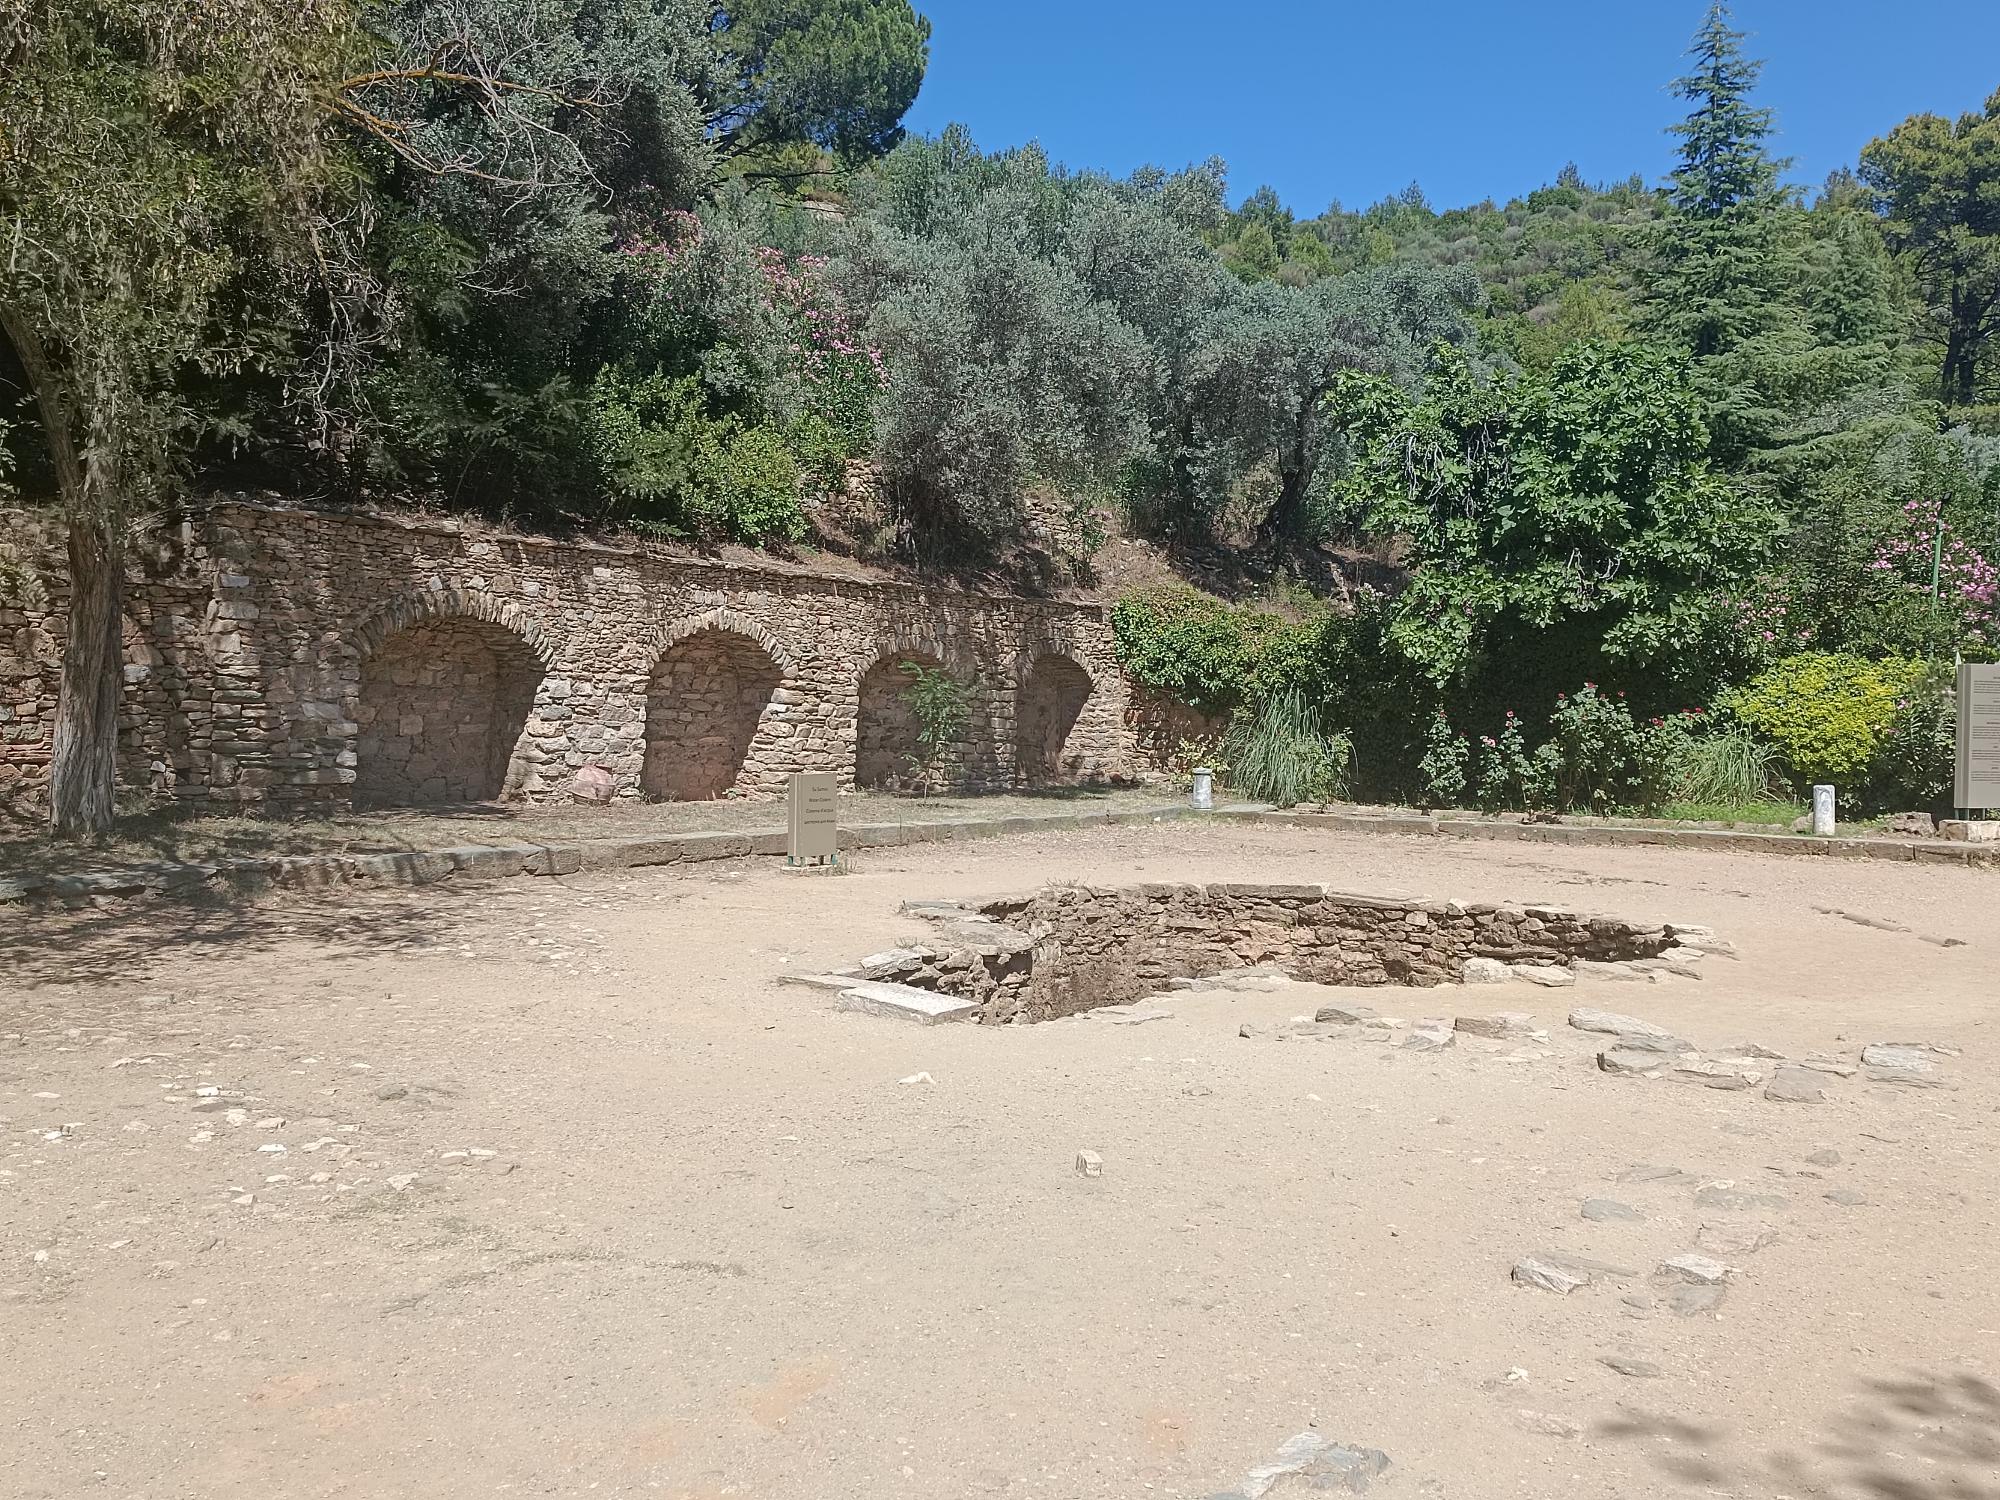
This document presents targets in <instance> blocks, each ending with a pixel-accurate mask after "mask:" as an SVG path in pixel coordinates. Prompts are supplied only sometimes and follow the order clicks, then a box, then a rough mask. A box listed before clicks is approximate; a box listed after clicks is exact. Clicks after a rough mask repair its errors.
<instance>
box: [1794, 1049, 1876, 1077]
mask: <svg viewBox="0 0 2000 1500" xmlns="http://www.w3.org/2000/svg"><path fill="white" fill-rule="evenodd" d="M1799 1066H1800V1067H1802V1068H1811V1069H1812V1070H1813V1071H1814V1072H1815V1073H1831V1074H1832V1075H1833V1076H1834V1077H1835V1078H1852V1077H1853V1076H1854V1075H1855V1074H1856V1073H1858V1072H1860V1071H1861V1070H1860V1069H1859V1068H1857V1067H1855V1066H1854V1064H1853V1063H1851V1062H1848V1061H1846V1060H1845V1059H1844V1058H1839V1057H1828V1056H1826V1055H1825V1054H1824V1053H1820V1052H1815V1053H1814V1054H1813V1055H1812V1056H1810V1057H1802V1058H1800V1059H1799Z"/></svg>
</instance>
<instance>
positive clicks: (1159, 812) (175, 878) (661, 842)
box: [0, 803, 1210, 905]
mask: <svg viewBox="0 0 2000 1500" xmlns="http://www.w3.org/2000/svg"><path fill="white" fill-rule="evenodd" d="M1199 816H1210V815H1209V814H1198V813H1196V812H1195V811H1194V809H1193V808H1190V807H1184V806H1179V805H1176V804H1171V803H1165V804H1161V805H1160V806H1157V807H1143V808H1127V809H1119V810H1116V811H1114V810H1111V809H1104V810H1101V811H1092V812H1057V813H1023V814H1017V815H1014V816H1010V817H1004V818H948V819H947V818H940V819H936V820H934V821H929V822H920V823H857V824H854V825H852V826H850V827H846V828H843V829H841V831H840V846H841V848H843V849H888V848H896V847H899V846H901V845H905V844H937V843H949V842H952V841H955V840H959V839H976V838H991V837H998V836H1000V835H1003V834H1014V833H1050V832H1061V831H1065V830H1070V829H1082V828H1109V827H1118V826H1124V825H1129V824H1135V823H1157V822H1160V821H1163V820H1166V819H1178V818H1188V817H1199ZM784 852H785V832H784V830H783V829H753V830H747V831H734V830H725V831H720V832H710V833H678V834H647V835H643V836H636V837H632V838H616V839H583V840H579V841H577V842H575V843H565V844H493V845H487V844H469V845H465V846H462V847H459V848H455V849H427V850H406V851H400V852H397V853H391V854H309V855H293V856H289V857H280V858H270V859H237V860H226V861H222V862H220V863H216V864H179V863H172V862H166V861H161V862H156V863H151V864H143V865H133V866H130V867H128V868H126V869H122V870H106V871H95V872H91V873H89V874H84V875H49V876H31V877H27V878H19V879H15V878H0V905H7V904H10V903H23V902H51V901H52V902H57V903H61V904H64V905H70V904H75V903H80V902H83V901H87V900H88V899H89V898H91V897H92V896H153V895H169V894H171V895H190V894H204V895H229V896H256V895H259V894H262V893H264V892H267V891H273V890H292V891H310V890H327V889H330V888H332V887H335V886H347V885H352V886H419V885H435V884H437V883H438V882H439V881H444V880H459V881H465V880H503V879H508V878H511V877H513V876H516V875H574V874H576V873H577V872H578V871H579V870H629V869H637V868H641V867H644V866H651V865H679V864H699V863H703V862H706V861H709V860H717V859H743V858H747V857H749V856H753V855H782V854H784Z"/></svg>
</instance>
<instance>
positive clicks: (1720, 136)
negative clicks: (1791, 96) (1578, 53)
mask: <svg viewBox="0 0 2000 1500" xmlns="http://www.w3.org/2000/svg"><path fill="white" fill-rule="evenodd" d="M1743 43H1744V33H1743V32H1741V31H1739V30H1737V29H1736V28H1735V27H1734V26H1732V25H1731V24H1730V15H1729V10H1728V7H1727V6H1725V5H1723V4H1721V3H1717V4H1714V5H1711V6H1710V7H1709V11H1708V16H1707V18H1706V20H1704V22H1703V23H1702V27H1701V30H1700V31H1698V32H1697V33H1696V34H1695V39H1694V45H1693V46H1692V47H1691V48H1690V49H1689V53H1690V56H1691V57H1692V58H1693V60H1694V66H1693V68H1692V69H1691V70H1690V71H1689V72H1688V74H1687V75H1686V76H1684V77H1682V78H1680V79H1677V80H1676V81H1675V83H1674V85H1673V89H1674V93H1675V94H1676V95H1677V96H1678V97H1680V98H1682V99H1685V100H1687V101H1688V102H1689V103H1690V104H1691V105H1692V106H1693V107H1692V108H1691V109H1690V110H1689V112H1688V116H1687V118H1686V119H1685V120H1683V121H1682V122H1680V123H1679V124H1677V125H1674V126H1671V127H1670V132H1671V134H1673V135H1674V136H1676V137H1677V138H1678V139H1679V141H1680V159H1679V164H1678V165H1677V166H1676V167H1675V169H1674V171H1673V172H1672V174H1671V175H1670V176H1669V178H1668V186H1667V203H1668V211H1667V213H1666V214H1665V215H1664V216H1663V217H1662V219H1661V220H1660V222H1659V224H1658V226H1657V227H1656V228H1655V229H1654V230H1653V232H1652V234H1651V236H1650V243H1649V245H1648V246H1647V249H1648V251H1649V252H1650V253H1649V254H1648V256H1647V258H1646V269H1645V301H1644V304H1643V307H1642V318H1641V326H1642V329H1643V331H1644V332H1646V333H1647V334H1649V335H1650V336H1652V337H1653V338H1655V339H1658V340H1661V341H1663V342H1668V343H1672V344H1676V345H1678V346H1680V347H1681V348H1683V349H1685V350H1686V351H1687V352H1688V353H1689V354H1690V355H1691V356H1692V357H1693V359H1694V360H1695V365H1696V370H1695V379H1696V385H1697V388H1698V389H1699V390H1701V392H1702V394H1703V395H1704V397H1705V398H1706V401H1707V406H1708V423H1709V428H1710V432H1711V435H1712V438H1713V442H1714V450H1715V454H1716V457H1717V458H1719V459H1721V460H1722V461H1723V462H1725V463H1727V464H1732V465H1733V464H1737V463H1740V462H1742V461H1743V460H1744V459H1745V458H1746V457H1747V456H1748V455H1750V454H1751V453H1753V452H1755V451H1757V450H1759V449H1762V448H1766V447H1769V446H1771V445H1772V444H1773V443H1775V442H1777V441H1778V440H1779V435H1780V433H1781V431H1782V429H1783V428H1784V427H1785V425H1786V413H1785V411H1784V409H1783V408H1784V405H1785V403H1786V401H1787V399H1788V396H1789V394H1790V393H1794V392H1796V391H1797V390H1798V389H1799V386H1800V372H1799V371H1798V370H1796V369H1794V368H1792V366H1793V365H1794V363H1795V362H1796V361H1797V360H1798V359H1800V358H1808V357H1810V351H1811V349H1812V343H1813V341H1812V332H1811V329H1810V326H1809V324H1808V320H1807V318H1806V316H1805V313H1804V310H1803V309H1802V308H1800V307H1799V306H1798V305H1797V304H1796V303H1795V302H1794V301H1793V300H1792V294H1793V293H1794V292H1795V291H1796V290H1797V287H1798V283H1799V280H1800V277H1799V275H1798V271H1799V268H1800V261H1801V252H1802V244H1801V240H1802V234H1801V222H1800V221H1801V218H1802V215H1801V213H1800V211H1799V208H1798V203H1797V197H1796V194H1794V193H1793V192H1792V191H1791V190H1789V189H1787V188H1786V187H1785V186H1784V185H1783V184H1782V182H1781V181H1780V178H1781V175H1782V173H1783V172H1784V169H1785V167H1786V166H1787V165H1788V163H1786V162H1785V161H1783V160H1781V159H1778V158H1776V157H1773V156H1772V155H1771V153H1770V151H1769V150H1768V148H1767V145H1766V142H1767V141H1768V140H1769V138H1770V136H1771V134H1772V130H1773V120H1772V113H1771V111H1770V110H1768V109H1764V108H1761V107H1759V106H1756V105H1754V104H1752V103H1751V102H1750V95H1751V91H1752V90H1753V89H1754V88H1755V87H1756V84H1757V79H1758V75H1759V74H1760V73H1761V72H1762V71H1763V64H1762V63H1761V62H1760V61H1758V60H1757V59H1755V58H1751V57H1749V56H1747V55H1745V53H1744V50H1743Z"/></svg>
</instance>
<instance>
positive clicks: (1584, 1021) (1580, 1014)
mask: <svg viewBox="0 0 2000 1500" xmlns="http://www.w3.org/2000/svg"><path fill="white" fill-rule="evenodd" d="M1569 1024H1570V1025H1571V1026H1573V1027H1575V1028H1576V1029H1577V1030H1578V1031H1594V1032H1598V1033H1600V1034H1602V1035H1604V1036H1621V1037H1623V1036H1655V1037H1666V1038H1671V1037H1672V1033H1671V1032H1669V1031H1668V1030H1667V1029H1666V1027H1664V1026H1655V1025H1654V1024H1653V1023H1652V1022H1651V1021H1642V1020H1640V1019H1639V1018H1638V1017H1637V1016H1627V1015H1621V1014H1620V1013H1619V1012H1617V1011H1615V1010H1592V1009H1591V1008H1590V1007H1588V1006H1580V1007H1578V1008H1577V1009H1576V1010H1573V1011H1571V1012H1570V1013H1569Z"/></svg>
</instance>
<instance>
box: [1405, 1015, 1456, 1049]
mask: <svg viewBox="0 0 2000 1500" xmlns="http://www.w3.org/2000/svg"><path fill="white" fill-rule="evenodd" d="M1457 1044H1458V1034H1457V1033H1456V1032H1454V1031H1453V1030H1452V1029H1451V1027H1450V1026H1449V1025H1447V1024H1446V1023H1445V1022H1443V1021H1424V1022H1421V1023H1419V1024H1418V1025H1416V1026H1413V1027H1412V1028H1411V1029H1410V1034H1409V1035H1408V1036H1407V1037H1405V1038H1404V1039H1403V1051H1405V1052H1442V1051H1444V1049H1445V1048H1447V1047H1453V1046H1456V1045H1457Z"/></svg>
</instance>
